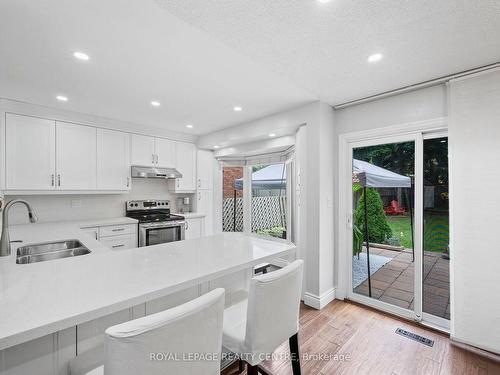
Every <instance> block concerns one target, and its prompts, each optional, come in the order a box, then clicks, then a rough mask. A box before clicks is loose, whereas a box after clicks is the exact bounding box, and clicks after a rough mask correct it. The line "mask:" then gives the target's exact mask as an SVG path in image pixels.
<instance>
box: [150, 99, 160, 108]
mask: <svg viewBox="0 0 500 375" xmlns="http://www.w3.org/2000/svg"><path fill="white" fill-rule="evenodd" d="M151 105H152V106H153V107H159V106H160V102H158V101H156V100H153V101H152V102H151Z"/></svg>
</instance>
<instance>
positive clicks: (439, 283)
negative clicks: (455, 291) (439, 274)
mask: <svg viewBox="0 0 500 375" xmlns="http://www.w3.org/2000/svg"><path fill="white" fill-rule="evenodd" d="M425 284H426V285H430V286H435V287H438V288H443V289H446V288H448V286H449V283H447V282H444V281H441V280H438V279H434V278H433V277H431V275H429V276H427V277H426V278H425Z"/></svg>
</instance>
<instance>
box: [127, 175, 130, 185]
mask: <svg viewBox="0 0 500 375" xmlns="http://www.w3.org/2000/svg"><path fill="white" fill-rule="evenodd" d="M127 187H130V177H127Z"/></svg>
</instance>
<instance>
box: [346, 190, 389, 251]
mask: <svg viewBox="0 0 500 375" xmlns="http://www.w3.org/2000/svg"><path fill="white" fill-rule="evenodd" d="M366 198H367V201H366V203H367V208H368V210H367V211H368V238H369V241H370V242H375V243H383V242H385V240H386V238H389V237H391V236H392V230H391V227H390V226H389V223H388V222H387V218H386V217H385V213H384V207H383V204H382V198H380V194H379V193H378V191H377V190H375V189H371V188H367V189H366ZM354 224H355V225H356V226H357V227H358V228H359V230H360V231H361V232H362V233H363V234H364V233H365V194H362V195H361V198H360V199H359V203H358V207H357V208H356V211H355V213H354Z"/></svg>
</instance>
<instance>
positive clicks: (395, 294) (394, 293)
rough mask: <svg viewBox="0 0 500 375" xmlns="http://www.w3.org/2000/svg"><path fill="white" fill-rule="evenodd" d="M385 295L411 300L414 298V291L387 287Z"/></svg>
mask: <svg viewBox="0 0 500 375" xmlns="http://www.w3.org/2000/svg"><path fill="white" fill-rule="evenodd" d="M383 295H384V296H389V297H392V298H397V299H401V300H403V301H407V302H411V301H412V300H413V293H412V292H406V291H404V290H399V289H395V288H389V289H387V290H386V291H385V292H384V294H383Z"/></svg>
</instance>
